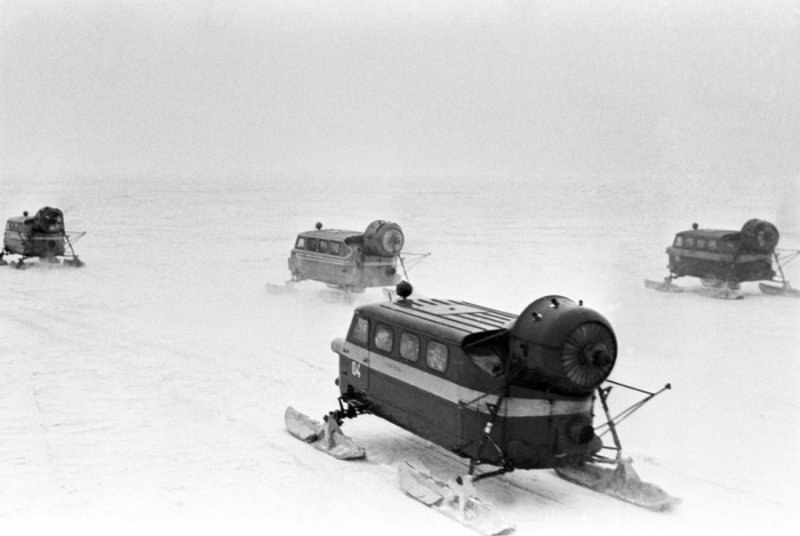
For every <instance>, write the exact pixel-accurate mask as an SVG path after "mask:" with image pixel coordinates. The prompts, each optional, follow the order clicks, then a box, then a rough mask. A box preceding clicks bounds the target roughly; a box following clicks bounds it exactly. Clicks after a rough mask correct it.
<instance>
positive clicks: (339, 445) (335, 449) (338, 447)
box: [284, 406, 367, 460]
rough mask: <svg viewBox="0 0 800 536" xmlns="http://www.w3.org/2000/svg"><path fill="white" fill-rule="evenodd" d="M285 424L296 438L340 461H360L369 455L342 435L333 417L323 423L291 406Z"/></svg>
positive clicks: (285, 416)
mask: <svg viewBox="0 0 800 536" xmlns="http://www.w3.org/2000/svg"><path fill="white" fill-rule="evenodd" d="M284 422H285V423H286V430H288V431H289V433H290V434H292V435H293V436H294V437H296V438H297V439H299V440H301V441H305V442H306V443H309V444H310V445H311V446H312V447H314V448H315V449H317V450H319V451H322V452H324V453H325V454H328V455H330V456H333V457H334V458H337V459H339V460H358V459H361V458H364V457H366V455H367V453H366V451H365V450H364V449H363V448H362V447H360V446H359V445H357V444H356V442H355V441H353V440H352V439H350V438H349V437H348V436H346V435H345V434H344V433H342V430H341V428H339V424H338V423H337V422H336V419H335V418H333V417H332V416H327V417H326V418H325V419H324V422H323V423H321V422H319V421H315V420H314V419H312V418H310V417H308V416H307V415H304V414H302V413H300V412H299V411H297V410H296V409H294V408H293V407H291V406H289V407H288V408H286V413H285V414H284Z"/></svg>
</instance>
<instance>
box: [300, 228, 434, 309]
mask: <svg viewBox="0 0 800 536" xmlns="http://www.w3.org/2000/svg"><path fill="white" fill-rule="evenodd" d="M404 242H405V237H404V235H403V230H402V229H401V228H400V226H399V225H398V224H396V223H392V222H388V221H384V220H375V221H373V222H372V223H370V224H369V225H368V226H367V228H366V230H365V231H364V232H363V233H362V232H358V231H346V230H340V229H323V227H322V223H319V222H318V223H317V224H316V226H315V229H314V230H311V231H306V232H302V233H300V234H298V235H297V239H296V240H295V243H294V248H292V251H291V254H290V256H289V260H288V264H289V271H290V272H291V274H292V278H291V279H290V280H289V281H288V282H287V284H289V285H292V284H294V283H297V282H299V281H304V280H312V281H319V282H322V283H325V284H327V285H328V286H330V287H333V288H339V289H342V290H344V291H345V293H346V294H349V293H351V292H363V291H364V289H365V288H367V287H384V286H393V285H395V284H397V283H398V282H399V281H400V279H401V275H400V273H399V272H398V265H399V268H401V269H402V270H403V272H404V274H405V275H406V277H407V270H410V269H411V266H412V265H414V264H416V263H417V262H419V261H420V260H421V259H422V257H425V256H426V255H427V254H418V253H405V254H404V255H403V256H401V255H400V253H401V251H402V249H403V245H404ZM406 258H412V259H413V260H412V262H411V264H410V265H409V266H406V263H405V260H406Z"/></svg>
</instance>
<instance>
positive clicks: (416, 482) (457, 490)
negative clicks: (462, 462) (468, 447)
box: [398, 461, 514, 536]
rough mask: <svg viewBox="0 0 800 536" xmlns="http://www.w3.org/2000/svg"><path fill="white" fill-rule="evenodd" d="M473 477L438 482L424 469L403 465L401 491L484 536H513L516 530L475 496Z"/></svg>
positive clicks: (400, 480) (400, 468) (406, 463)
mask: <svg viewBox="0 0 800 536" xmlns="http://www.w3.org/2000/svg"><path fill="white" fill-rule="evenodd" d="M470 478H471V477H469V476H466V477H458V478H457V479H456V480H454V481H452V482H444V481H442V480H439V479H437V478H436V477H434V476H433V475H431V474H430V472H429V471H428V470H427V468H425V467H424V466H422V465H421V464H420V465H419V466H415V465H414V464H412V463H410V462H407V461H406V462H402V463H401V464H400V466H399V468H398V480H399V483H400V488H401V489H402V490H403V492H405V494H406V495H408V496H409V497H411V498H413V499H416V500H417V501H419V502H421V503H422V504H424V505H425V506H427V507H429V508H431V509H433V510H436V511H437V512H439V513H440V514H442V515H444V516H446V517H449V518H450V519H452V520H454V521H457V522H459V523H461V524H462V525H464V526H465V527H469V528H471V529H472V530H474V531H476V532H478V533H479V534H483V535H485V536H494V535H500V534H510V533H512V532H513V531H514V526H513V525H511V524H509V523H506V522H505V521H503V520H502V519H500V518H498V517H497V516H496V515H495V514H494V513H493V511H492V509H491V507H490V506H489V505H488V504H487V503H485V502H483V501H481V500H480V499H479V498H478V497H476V496H475V494H474V488H473V487H472V484H471V482H470V480H469V479H470Z"/></svg>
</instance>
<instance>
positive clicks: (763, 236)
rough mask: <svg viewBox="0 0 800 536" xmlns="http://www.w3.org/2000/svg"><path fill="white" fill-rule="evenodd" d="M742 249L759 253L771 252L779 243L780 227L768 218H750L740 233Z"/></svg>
mask: <svg viewBox="0 0 800 536" xmlns="http://www.w3.org/2000/svg"><path fill="white" fill-rule="evenodd" d="M739 236H741V240H742V249H746V250H748V251H755V252H758V253H770V252H772V250H773V249H775V246H777V245H778V240H779V239H780V234H779V233H778V228H777V227H775V225H773V224H772V223H770V222H768V221H766V220H759V219H752V220H748V221H747V222H746V223H745V224H744V225H743V226H742V230H741V232H740V233H739Z"/></svg>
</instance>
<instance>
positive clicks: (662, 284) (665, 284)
mask: <svg viewBox="0 0 800 536" xmlns="http://www.w3.org/2000/svg"><path fill="white" fill-rule="evenodd" d="M644 286H645V288H651V289H654V290H660V291H661V292H683V289H682V288H681V287H679V286H678V285H674V284H673V283H672V282H671V281H670V280H669V278H667V279H664V281H653V280H652V279H645V280H644Z"/></svg>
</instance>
